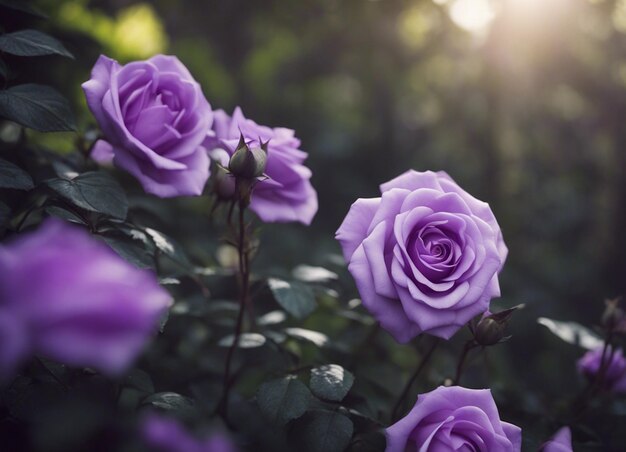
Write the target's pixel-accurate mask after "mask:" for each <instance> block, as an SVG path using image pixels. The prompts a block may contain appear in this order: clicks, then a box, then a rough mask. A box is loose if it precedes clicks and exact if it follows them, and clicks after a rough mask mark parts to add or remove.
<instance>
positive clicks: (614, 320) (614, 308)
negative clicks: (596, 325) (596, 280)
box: [602, 298, 626, 330]
mask: <svg viewBox="0 0 626 452" xmlns="http://www.w3.org/2000/svg"><path fill="white" fill-rule="evenodd" d="M604 303H605V304H606V307H605V308H604V313H602V325H604V327H605V328H607V329H608V330H615V329H616V328H617V329H620V328H619V327H620V326H621V325H623V324H624V321H625V320H626V319H625V317H624V311H623V310H622V309H621V308H620V307H619V299H618V298H614V299H612V300H605V302H604Z"/></svg>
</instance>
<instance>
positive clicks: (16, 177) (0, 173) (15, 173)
mask: <svg viewBox="0 0 626 452" xmlns="http://www.w3.org/2000/svg"><path fill="white" fill-rule="evenodd" d="M34 186H35V184H33V179H32V178H31V177H30V174H28V173H27V172H26V171H24V170H23V169H22V168H20V167H19V166H17V165H14V164H13V163H11V162H7V161H6V160H4V159H0V188H14V189H16V190H30V189H32V188H33V187H34Z"/></svg>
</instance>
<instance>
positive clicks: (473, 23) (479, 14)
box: [450, 0, 496, 32]
mask: <svg viewBox="0 0 626 452" xmlns="http://www.w3.org/2000/svg"><path fill="white" fill-rule="evenodd" d="M495 15H496V11H495V9H494V7H493V6H492V4H491V2H490V1H489V0H455V1H454V2H453V3H452V4H451V6H450V18H451V19H452V21H453V22H454V23H455V24H457V25H458V26H459V27H461V28H463V29H465V30H467V31H470V32H479V31H482V30H484V29H486V28H487V26H488V25H489V24H490V23H491V21H492V20H493V18H494V17H495Z"/></svg>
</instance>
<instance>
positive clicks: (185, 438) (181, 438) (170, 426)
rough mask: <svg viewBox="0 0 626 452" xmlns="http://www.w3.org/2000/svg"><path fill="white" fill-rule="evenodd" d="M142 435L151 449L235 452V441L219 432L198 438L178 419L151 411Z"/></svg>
mask: <svg viewBox="0 0 626 452" xmlns="http://www.w3.org/2000/svg"><path fill="white" fill-rule="evenodd" d="M141 435H142V437H143V440H144V442H145V443H146V445H148V446H149V447H150V450H155V451H159V452H235V451H236V450H237V449H236V447H235V445H234V444H233V442H232V441H231V440H230V438H229V437H228V436H226V435H225V434H224V433H221V432H218V433H214V434H212V435H210V436H209V437H207V438H205V439H198V438H196V437H194V436H193V435H192V434H191V433H190V432H188V431H187V430H186V429H185V428H184V427H183V426H182V425H181V424H179V423H178V422H177V421H176V420H174V419H171V418H168V417H164V416H160V415H158V414H154V413H151V414H150V415H148V416H147V417H146V418H145V419H144V421H143V424H142V426H141Z"/></svg>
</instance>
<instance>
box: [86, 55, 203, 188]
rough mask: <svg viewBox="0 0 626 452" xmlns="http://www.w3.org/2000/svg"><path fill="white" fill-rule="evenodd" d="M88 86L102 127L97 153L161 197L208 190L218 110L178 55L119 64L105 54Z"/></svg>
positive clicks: (91, 104) (90, 101)
mask: <svg viewBox="0 0 626 452" xmlns="http://www.w3.org/2000/svg"><path fill="white" fill-rule="evenodd" d="M83 90H84V91H85V97H86V98H87V105H88V106H89V109H90V110H91V112H92V113H93V115H94V117H95V118H96V120H97V121H98V124H99V125H100V128H101V129H102V133H103V134H104V139H102V140H99V141H98V142H96V144H95V146H94V149H93V151H92V156H93V158H94V159H95V160H97V161H100V162H108V161H111V160H112V161H113V163H114V164H115V165H116V166H118V167H120V168H122V169H124V170H126V171H128V172H129V173H130V174H132V175H133V176H135V177H136V178H137V179H138V180H139V182H140V183H141V185H142V186H143V188H144V190H145V191H146V192H148V193H151V194H154V195H156V196H159V197H162V198H167V197H173V196H181V195H200V194H201V193H202V189H203V188H204V185H205V184H206V181H207V178H208V177H209V160H208V157H207V155H206V149H205V148H204V147H202V141H203V140H204V139H205V137H206V134H207V132H208V130H209V128H210V127H211V124H212V122H213V112H212V110H211V107H210V105H209V103H208V102H207V100H206V99H205V98H204V95H203V94H202V89H201V88H200V85H199V84H198V83H197V82H196V81H195V80H194V79H193V77H192V76H191V74H190V73H189V71H188V70H187V68H185V66H184V65H183V64H182V63H181V62H180V61H179V60H178V58H176V57H174V56H167V55H156V56H154V57H152V58H150V59H148V60H146V61H135V62H132V63H128V64H126V65H124V66H121V65H120V64H119V63H118V62H117V61H114V60H112V59H110V58H107V57H106V56H104V55H102V56H100V58H99V59H98V61H97V62H96V64H95V66H94V68H93V70H92V72H91V79H90V80H88V81H87V82H85V83H83Z"/></svg>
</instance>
